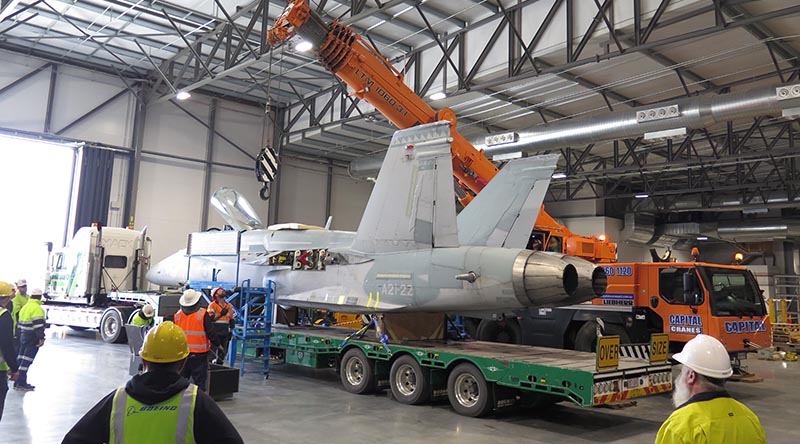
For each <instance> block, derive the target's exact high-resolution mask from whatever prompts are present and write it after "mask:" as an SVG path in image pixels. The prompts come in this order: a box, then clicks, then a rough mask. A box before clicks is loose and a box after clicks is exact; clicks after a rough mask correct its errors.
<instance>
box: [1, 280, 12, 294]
mask: <svg viewBox="0 0 800 444" xmlns="http://www.w3.org/2000/svg"><path fill="white" fill-rule="evenodd" d="M13 294H14V286H13V285H11V284H9V283H8V282H2V281H0V298H4V297H7V296H11V295H13Z"/></svg>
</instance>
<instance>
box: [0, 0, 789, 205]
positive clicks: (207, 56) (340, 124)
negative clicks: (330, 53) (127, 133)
mask: <svg viewBox="0 0 800 444" xmlns="http://www.w3.org/2000/svg"><path fill="white" fill-rule="evenodd" d="M311 4H312V6H313V7H314V8H315V9H316V10H317V11H318V12H319V13H320V14H321V16H322V17H323V18H324V19H325V20H327V21H333V20H336V19H338V20H340V21H341V22H342V23H345V24H348V25H350V26H352V27H353V28H354V29H355V30H356V31H358V32H359V33H361V34H363V35H364V36H366V37H367V39H368V40H369V41H370V42H371V44H372V45H374V46H375V47H376V48H377V50H378V51H379V52H380V53H381V54H382V55H383V56H384V57H386V58H387V59H388V60H390V61H391V62H392V63H393V64H394V65H395V66H396V67H398V69H400V70H402V71H403V72H404V73H405V75H406V78H407V79H408V84H410V85H412V87H413V88H414V89H415V92H417V93H418V94H419V95H421V96H423V97H427V95H428V94H430V93H431V92H435V91H437V90H439V89H442V88H445V87H446V89H447V95H448V96H447V98H446V99H444V100H441V101H436V102H429V103H430V104H431V106H433V107H434V108H441V107H444V106H447V107H450V108H452V109H453V110H454V111H455V112H456V115H457V116H458V117H459V126H458V129H459V131H461V132H462V134H464V135H465V137H467V138H468V139H470V140H474V141H481V140H483V138H484V137H485V136H486V135H488V134H494V133H501V132H508V131H517V132H523V131H530V130H537V131H538V130H546V129H547V128H552V127H557V125H559V124H560V123H562V122H567V121H571V120H575V119H588V118H592V117H595V116H602V115H605V114H607V113H609V112H614V111H622V110H630V109H633V108H636V107H647V106H652V105H654V104H664V103H669V101H670V100H674V99H678V98H683V97H687V96H690V97H691V96H696V95H724V94H727V93H731V92H740V91H747V90H751V89H754V88H758V87H763V86H769V85H780V84H786V85H795V84H800V78H799V76H800V59H799V58H798V57H799V56H800V37H798V35H797V32H796V29H797V27H796V23H797V21H798V19H800V6H798V5H797V3H796V2H795V1H793V0H770V1H743V0H694V1H693V0H682V1H681V0H672V1H670V0H661V1H659V0H652V1H651V0H594V1H584V0H519V1H497V0H449V1H440V0H427V1H426V0H421V1H420V0H390V1H380V0H354V1H346V0H339V1H334V0H319V1H312V2H311ZM285 6H286V2H285V1H282V0H275V1H267V0H256V1H246V0H190V1H188V0H187V1H181V2H177V1H172V2H167V1H157V0H139V1H125V0H110V1H99V0H70V1H66V0H61V1H57V0H35V1H15V0H2V8H0V11H2V12H1V13H0V48H2V49H5V50H10V51H14V52H18V53H23V54H30V55H33V56H37V57H41V58H44V59H47V60H50V61H55V62H61V63H69V64H74V65H79V66H84V67H88V68H91V69H95V70H100V71H103V72H107V73H111V74H115V75H118V76H120V77H122V78H124V79H125V81H126V82H127V83H128V84H129V85H130V86H131V88H133V89H135V90H136V91H137V94H139V96H140V97H141V98H142V100H145V101H146V102H147V103H156V102H159V101H165V100H174V94H175V92H176V91H180V90H185V91H194V90H198V91H203V92H205V93H209V94H213V95H216V96H219V97H227V98H231V99H235V100H241V101H246V102H249V103H254V104H258V105H259V106H266V105H267V104H269V105H271V106H272V107H275V108H277V109H281V110H282V111H281V113H282V115H283V116H284V127H283V132H284V136H285V140H286V141H287V144H286V145H285V146H284V147H283V149H284V152H285V153H291V154H292V155H296V156H299V157H303V158H307V159H311V160H319V161H324V162H333V163H335V164H341V165H346V164H348V163H349V162H350V161H352V160H353V159H356V158H358V157H361V156H364V155H367V154H370V153H374V152H380V150H382V149H383V148H385V146H386V144H387V143H388V141H389V138H390V137H391V134H392V132H393V131H394V128H393V127H392V125H391V124H390V123H389V122H387V121H386V120H385V119H384V118H383V117H382V116H381V115H380V114H378V113H376V112H375V111H374V109H371V108H369V107H366V106H364V104H363V103H358V99H356V98H354V97H352V96H350V95H349V92H350V91H348V90H347V88H346V87H345V86H344V85H343V84H342V83H341V82H338V81H336V80H335V79H334V77H333V76H331V74H330V73H328V72H327V71H325V70H324V68H323V67H322V66H320V65H319V64H318V63H317V62H316V61H315V59H314V58H313V56H312V55H311V54H308V53H301V52H298V51H296V50H294V48H293V45H283V46H281V47H278V48H274V49H273V50H270V48H269V47H268V44H267V43H266V39H265V32H266V30H267V29H269V27H270V26H271V25H272V24H273V22H274V20H275V19H276V17H277V16H279V15H280V14H281V12H282V11H283V10H284V8H285ZM578 8H580V11H578ZM587 14H588V15H587ZM580 17H582V18H583V19H579V18H580ZM587 17H588V19H587ZM553 36H560V38H555V39H553ZM568 37H569V38H568ZM475 42H480V45H476V43H475ZM559 42H560V43H559ZM476 46H479V47H477V48H476ZM468 51H471V54H473V55H472V56H469V57H468V56H466V54H467V52H468ZM430 54H434V55H435V57H434V58H438V59H439V60H438V62H436V63H431V62H427V63H423V58H424V57H428V59H429V58H430ZM142 85H144V86H146V88H142ZM333 110H336V112H333ZM798 130H800V125H798V120H797V117H796V114H792V113H791V112H789V113H784V114H781V113H771V114H768V115H762V116H757V117H748V118H744V119H738V120H734V121H731V122H726V123H720V124H715V125H713V126H710V127H707V128H702V129H696V130H690V131H688V132H687V133H686V135H684V136H680V137H673V138H670V139H667V140H645V139H644V138H643V137H642V136H638V137H632V138H629V139H622V140H615V141H605V142H604V141H597V142H596V143H592V144H586V145H580V146H568V147H567V146H565V147H560V148H549V149H547V150H541V149H537V148H536V147H531V148H530V150H529V151H530V152H531V153H536V152H543V151H549V152H553V151H560V152H561V153H562V161H561V164H560V166H559V170H558V171H559V172H561V173H563V174H564V175H566V177H565V178H561V179H555V180H554V181H553V184H552V185H551V190H550V195H549V199H550V200H579V199H597V198H600V199H604V200H605V201H606V212H607V214H608V213H609V212H610V211H619V212H625V211H632V210H634V211H647V212H653V213H656V214H671V213H677V212H680V213H691V214H695V215H696V216H694V217H701V218H706V217H715V216H717V215H719V214H720V211H716V210H736V211H742V210H748V209H749V210H754V211H755V210H759V211H760V209H761V208H764V209H769V208H772V209H779V210H780V211H781V214H782V215H783V216H786V217H794V216H797V215H796V214H795V213H796V210H795V207H796V206H797V205H796V204H795V199H797V198H798V194H800V174H798V170H797V156H798V154H797V152H798V151H797V149H796V146H797V144H798V143H799V142H800V140H799V138H800V136H798ZM637 195H639V196H641V195H647V198H646V199H637V198H635V196H637ZM708 210H715V211H708ZM700 213H711V214H702V215H699V216H697V215H698V214H700ZM675 217H680V215H678V216H675Z"/></svg>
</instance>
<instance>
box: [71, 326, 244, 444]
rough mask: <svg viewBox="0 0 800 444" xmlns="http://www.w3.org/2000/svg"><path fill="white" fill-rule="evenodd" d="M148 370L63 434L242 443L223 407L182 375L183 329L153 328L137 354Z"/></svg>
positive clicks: (82, 439) (88, 438)
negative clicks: (221, 408)
mask: <svg viewBox="0 0 800 444" xmlns="http://www.w3.org/2000/svg"><path fill="white" fill-rule="evenodd" d="M139 356H141V358H142V363H143V364H144V373H142V374H141V375H136V376H134V377H132V378H131V379H130V381H128V383H127V384H126V385H125V386H124V387H119V388H117V389H116V390H114V391H113V392H111V393H109V394H108V395H106V397H105V398H103V399H102V400H100V402H98V403H97V404H95V406H94V407H92V409H91V410H89V412H87V413H86V414H85V415H84V416H83V417H82V418H81V419H80V420H79V421H78V422H77V423H76V424H75V426H73V427H72V429H71V430H70V431H69V432H68V433H67V435H66V436H65V437H64V441H62V444H72V443H116V442H126V443H158V442H180V443H198V444H203V443H213V444H220V443H233V444H237V443H244V440H242V437H241V436H240V435H239V432H237V431H236V429H235V428H234V427H233V424H231V422H230V421H229V420H228V418H227V417H226V416H225V414H224V413H223V412H222V410H220V408H219V406H217V404H216V403H215V402H214V400H213V399H211V397H209V396H208V395H207V394H205V393H204V392H202V391H200V390H198V387H197V386H196V385H194V384H190V383H189V381H188V380H187V379H186V378H183V377H182V376H181V375H180V371H181V369H183V366H184V365H185V364H186V359H187V357H188V356H189V347H188V346H187V343H186V335H185V334H184V332H183V330H181V329H180V327H178V326H177V325H175V324H174V323H172V322H170V321H166V322H163V323H161V324H159V325H158V326H157V327H155V328H153V329H151V330H150V331H149V332H148V333H147V336H145V338H144V344H143V345H142V349H141V351H140V352H139Z"/></svg>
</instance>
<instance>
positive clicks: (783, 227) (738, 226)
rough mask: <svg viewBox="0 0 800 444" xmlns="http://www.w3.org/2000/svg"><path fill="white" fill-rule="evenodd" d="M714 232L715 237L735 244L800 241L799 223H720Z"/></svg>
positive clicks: (767, 221) (779, 221) (770, 221)
mask: <svg viewBox="0 0 800 444" xmlns="http://www.w3.org/2000/svg"><path fill="white" fill-rule="evenodd" d="M716 231H717V232H716V236H715V237H717V238H719V239H722V240H729V241H736V242H754V241H765V240H775V239H800V221H784V220H781V219H754V220H748V221H731V222H720V223H719V226H718V227H717V230H716ZM712 236H713V234H712Z"/></svg>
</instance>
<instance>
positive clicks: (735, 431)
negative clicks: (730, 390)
mask: <svg viewBox="0 0 800 444" xmlns="http://www.w3.org/2000/svg"><path fill="white" fill-rule="evenodd" d="M695 397H699V400H696V401H693V402H690V403H688V404H685V405H684V406H683V407H680V408H678V409H677V410H675V411H674V412H672V414H671V415H670V416H669V418H667V420H666V421H664V424H662V425H661V428H660V429H659V430H658V435H656V444H729V443H747V444H765V443H766V442H767V437H766V435H765V434H764V429H763V428H762V427H761V422H760V421H759V420H758V417H757V416H756V414H755V413H753V412H752V411H751V410H750V409H749V408H747V407H746V406H745V405H744V404H742V403H741V402H739V401H737V400H735V399H733V398H731V397H730V396H728V394H727V393H725V392H707V393H703V394H700V395H695Z"/></svg>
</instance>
